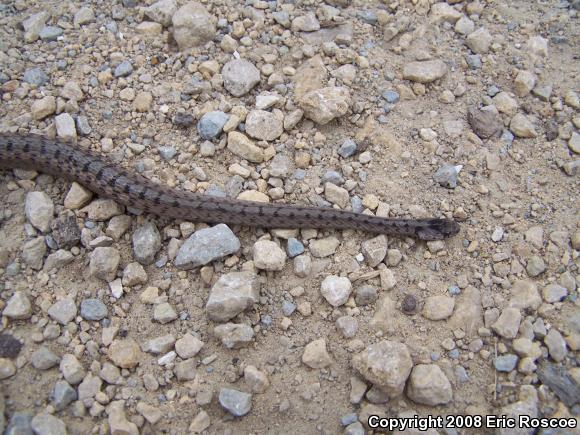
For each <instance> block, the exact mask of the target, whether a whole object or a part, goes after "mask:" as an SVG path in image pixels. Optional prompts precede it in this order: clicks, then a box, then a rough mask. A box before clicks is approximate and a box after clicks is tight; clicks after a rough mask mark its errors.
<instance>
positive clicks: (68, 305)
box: [48, 297, 77, 325]
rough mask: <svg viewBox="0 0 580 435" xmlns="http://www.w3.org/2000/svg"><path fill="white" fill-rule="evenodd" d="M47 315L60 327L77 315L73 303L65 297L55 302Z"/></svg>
mask: <svg viewBox="0 0 580 435" xmlns="http://www.w3.org/2000/svg"><path fill="white" fill-rule="evenodd" d="M48 315H49V316H50V317H51V318H52V319H53V320H55V321H57V322H58V323H60V324H61V325H66V324H67V323H69V322H71V321H72V320H73V319H74V318H75V316H76V315H77V306H76V304H75V301H74V300H73V299H72V298H70V297H67V298H64V299H61V300H59V301H57V302H55V303H54V304H52V306H51V307H50V308H49V309H48Z"/></svg>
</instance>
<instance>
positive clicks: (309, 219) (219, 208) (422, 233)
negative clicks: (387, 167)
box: [0, 134, 459, 240]
mask: <svg viewBox="0 0 580 435" xmlns="http://www.w3.org/2000/svg"><path fill="white" fill-rule="evenodd" d="M0 168H6V169H10V168H21V169H35V170H38V171H41V172H45V173H48V174H50V175H53V176H56V177H65V178H67V179H69V180H72V181H76V182H78V183H80V184H82V185H83V186H85V187H86V188H88V189H90V190H91V191H93V192H95V193H96V194H98V195H100V196H103V197H107V198H111V199H113V200H115V201H117V202H119V203H120V204H123V205H125V206H129V207H134V208H138V209H141V210H143V211H146V212H148V213H152V214H155V215H159V216H168V217H172V218H177V219H184V220H189V221H194V222H207V223H225V224H239V225H245V226H251V227H264V228H334V229H356V230H362V231H367V232H372V233H382V234H389V235H397V236H411V237H416V238H418V239H422V240H437V239H443V238H445V237H450V236H453V235H455V234H457V233H458V232H459V225H458V224H457V223H456V222H455V221H453V220H450V219H438V218H430V219H391V218H382V217H377V216H369V215H366V214H361V213H353V212H348V211H341V210H335V209H332V208H320V207H304V206H298V205H286V204H267V203H260V202H253V201H241V200H233V199H226V198H219V197H214V196H209V195H203V194H197V193H192V192H186V191H181V190H178V189H172V188H169V187H166V186H163V185H160V184H157V183H153V182H151V181H149V180H148V179H147V178H145V177H143V176H142V175H139V174H133V173H129V172H127V171H126V170H125V169H123V168H121V167H120V166H118V165H116V164H115V163H113V162H112V161H109V160H108V159H106V158H104V157H102V156H100V155H98V154H96V153H95V152H92V151H90V150H86V149H81V148H79V147H76V146H73V145H71V144H68V143H64V142H60V141H57V140H52V139H47V138H44V137H41V136H35V135H29V136H21V135H17V134H0Z"/></svg>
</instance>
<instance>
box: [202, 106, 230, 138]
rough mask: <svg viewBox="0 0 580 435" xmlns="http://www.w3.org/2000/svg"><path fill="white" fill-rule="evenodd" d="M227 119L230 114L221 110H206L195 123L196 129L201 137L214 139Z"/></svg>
mask: <svg viewBox="0 0 580 435" xmlns="http://www.w3.org/2000/svg"><path fill="white" fill-rule="evenodd" d="M228 119H230V116H229V115H227V114H226V113H224V112H222V111H219V110H216V111H213V112H208V113H206V114H204V115H203V116H202V117H201V119H200V120H199V122H198V123H197V131H198V133H199V135H200V136H201V138H202V139H214V138H216V137H218V136H219V135H220V134H221V132H222V131H223V128H224V125H225V124H226V122H227V121H228Z"/></svg>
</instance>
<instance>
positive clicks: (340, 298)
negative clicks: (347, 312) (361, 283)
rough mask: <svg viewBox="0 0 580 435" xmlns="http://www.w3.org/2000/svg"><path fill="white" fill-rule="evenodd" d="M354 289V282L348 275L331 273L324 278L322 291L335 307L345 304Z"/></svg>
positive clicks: (321, 286)
mask: <svg viewBox="0 0 580 435" xmlns="http://www.w3.org/2000/svg"><path fill="white" fill-rule="evenodd" d="M351 291H352V284H351V282H350V280H349V279H348V278H347V277H344V276H336V275H330V276H327V277H326V278H324V280H323V281H322V284H321V285H320V292H321V294H322V296H323V297H324V299H326V301H327V302H328V303H329V304H330V305H332V306H333V307H339V306H341V305H344V304H345V303H346V301H347V300H348V297H349V296H350V293H351Z"/></svg>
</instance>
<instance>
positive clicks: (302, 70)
mask: <svg viewBox="0 0 580 435" xmlns="http://www.w3.org/2000/svg"><path fill="white" fill-rule="evenodd" d="M327 79H328V71H327V70H326V66H325V65H324V62H323V60H322V58H321V57H320V56H314V57H312V58H311V59H309V60H307V61H306V62H304V63H303V64H302V65H300V67H299V68H298V69H297V70H296V74H294V101H296V102H299V101H300V100H301V99H302V97H304V95H306V94H307V93H309V92H311V91H314V90H316V89H321V88H323V87H324V85H325V83H326V81H327Z"/></svg>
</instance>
